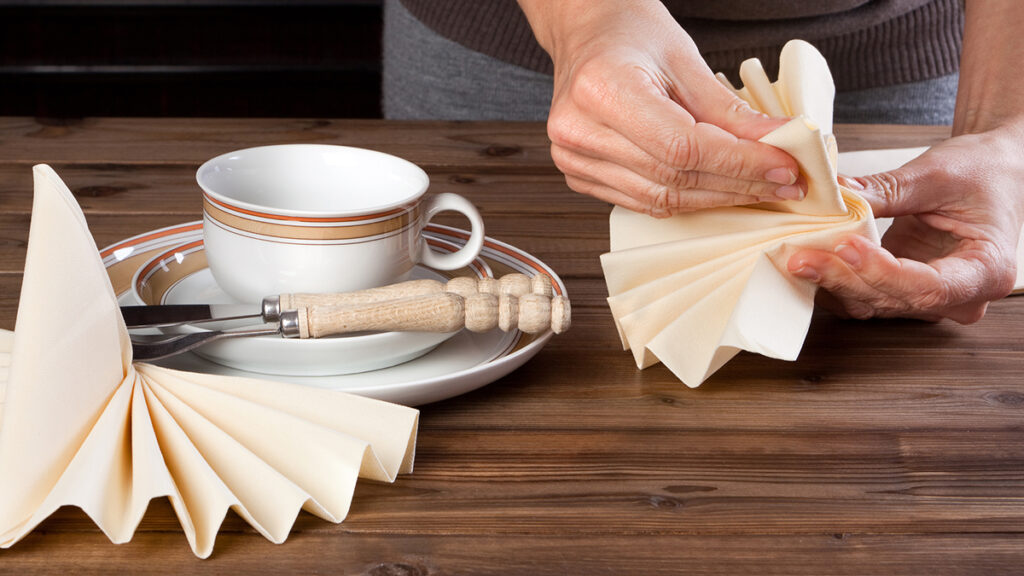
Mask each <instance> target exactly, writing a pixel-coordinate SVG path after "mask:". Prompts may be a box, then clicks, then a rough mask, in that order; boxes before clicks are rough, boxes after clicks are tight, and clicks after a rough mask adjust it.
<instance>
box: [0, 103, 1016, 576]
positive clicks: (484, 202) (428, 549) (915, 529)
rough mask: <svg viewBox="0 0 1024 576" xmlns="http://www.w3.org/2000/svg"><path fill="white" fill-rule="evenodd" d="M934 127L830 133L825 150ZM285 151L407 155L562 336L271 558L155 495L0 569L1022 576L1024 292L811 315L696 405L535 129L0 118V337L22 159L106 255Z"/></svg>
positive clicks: (443, 420)
mask: <svg viewBox="0 0 1024 576" xmlns="http://www.w3.org/2000/svg"><path fill="white" fill-rule="evenodd" d="M946 134H947V131H946V130H945V129H943V128H922V127H891V126H840V127H839V128H838V130H837V136H838V139H839V142H840V148H841V149H843V150H854V149H863V148H872V147H874V148H878V147H900V146H910V145H922V144H928V143H933V142H936V141H938V140H941V139H942V138H943V137H945V135H946ZM287 142H319V143H331V144H346V145H355V146H362V147H368V148H375V149H379V150H383V151H386V152H390V153H393V154H397V155H399V156H403V157H405V158H408V159H410V160H412V161H414V162H416V163H418V164H420V165H421V166H423V167H424V168H425V169H426V170H427V172H428V173H429V174H430V176H431V182H432V188H431V190H432V191H437V192H440V191H449V192H457V193H459V194H462V195H464V196H466V197H468V198H469V199H471V200H472V201H473V202H474V203H476V205H477V206H479V207H480V210H481V212H482V213H483V215H484V218H485V220H486V222H487V231H488V235H490V236H492V237H494V238H496V239H499V240H502V241H505V242H508V243H511V244H513V245H515V246H517V247H519V248H522V249H524V250H526V251H528V252H530V253H532V254H534V255H536V256H538V257H539V258H541V259H542V260H544V261H545V262H547V263H548V264H550V265H551V266H552V267H553V268H554V269H555V270H556V271H557V272H558V273H559V274H560V275H561V276H562V278H563V279H565V281H566V283H567V285H568V289H569V294H570V296H571V297H572V300H573V311H574V326H573V328H572V330H571V331H570V332H569V333H568V334H565V335H563V336H560V337H557V338H555V339H553V340H552V341H551V342H550V343H549V345H548V346H547V347H546V348H545V349H544V350H543V351H541V353H540V354H539V355H538V356H537V357H536V358H534V359H533V360H532V361H531V362H530V363H528V364H527V365H526V366H524V367H523V368H521V369H520V370H518V371H516V372H514V373H513V374H512V375H510V376H508V377H506V378H504V379H501V380H499V381H497V382H494V383H493V384H490V385H488V386H486V387H484V388H482V389H480V390H478V391H476V392H473V393H470V394H467V395H464V396H461V397H458V398H454V399H451V400H448V401H445V402H439V403H436V404H433V405H428V406H424V407H422V414H421V418H422V420H421V425H420V433H419V442H418V451H417V455H416V470H415V472H414V473H413V474H412V475H408V476H402V477H400V478H399V479H398V481H397V482H395V483H394V484H376V483H373V482H369V481H362V482H360V484H359V486H358V488H357V490H356V494H355V498H354V501H353V504H352V510H351V513H350V514H349V516H348V518H347V519H346V520H345V521H344V522H343V523H342V524H339V525H334V524H330V523H328V522H324V521H322V520H319V519H317V518H314V517H312V516H310V515H308V514H305V513H303V514H301V515H300V517H299V518H298V520H297V522H296V525H295V528H294V530H293V532H292V534H291V536H290V537H289V539H288V540H287V542H285V543H284V544H283V545H274V544H271V543H270V542H268V541H266V540H265V539H264V538H262V537H261V536H259V535H258V534H256V533H255V532H254V531H253V530H252V529H251V528H250V527H249V526H248V525H247V524H246V523H245V522H244V521H242V520H241V519H239V518H238V517H236V516H234V515H233V514H229V515H228V518H227V519H226V520H225V522H224V525H223V527H222V530H221V533H220V535H219V536H218V538H217V544H216V547H215V549H214V553H213V555H212V557H211V558H210V559H209V560H205V561H203V560H198V559H196V558H195V557H194V556H193V555H192V552H191V551H190V549H189V547H188V545H187V543H186V540H185V537H184V535H183V534H182V532H181V530H180V528H179V525H178V521H177V519H176V517H175V516H174V514H173V512H172V510H171V508H170V506H169V505H168V504H167V502H166V501H163V500H160V501H154V502H153V503H152V504H151V505H150V508H149V511H148V513H147V515H146V517H145V519H144V520H143V522H142V524H141V526H140V527H139V529H138V531H137V533H136V534H135V537H134V539H133V540H132V541H131V542H130V543H128V544H124V545H120V546H116V545H113V544H110V542H109V541H108V540H107V538H106V537H105V536H104V535H103V534H102V533H101V532H100V531H99V530H98V529H97V528H96V527H95V525H94V524H93V523H92V522H91V521H90V520H89V519H88V518H87V517H86V516H85V515H84V514H83V513H81V512H80V511H79V510H77V509H73V508H72V509H68V508H65V509H62V510H60V511H58V512H57V513H56V514H55V515H54V516H53V517H51V518H50V519H49V520H47V521H46V522H44V523H43V524H42V525H41V526H40V527H39V528H37V529H36V531H35V532H34V533H32V534H31V535H29V536H28V537H27V538H26V539H25V540H23V541H22V542H20V543H18V544H17V545H15V546H14V547H13V548H11V549H10V550H6V551H2V552H0V572H8V571H10V572H12V573H22V574H24V573H33V572H60V571H69V570H74V571H79V572H103V573H107V572H111V571H124V572H133V573H142V572H161V573H192V572H206V571H214V572H219V573H238V572H243V573H244V572H256V571H274V572H289V573H321V572H322V573H365V574H374V575H384V574H458V573H496V574H567V573H580V574H681V573H687V574H737V573H742V572H746V571H751V572H753V571H756V572H757V573H762V574H763V573H780V574H795V573H806V574H825V573H834V574H867V573H872V574H888V573H891V574H930V575H937V574H996V573H1020V572H1021V571H1022V570H1024V568H1022V567H1021V566H1022V560H1024V534H1022V532H1024V376H1022V372H1024V371H1022V368H1024V298H1019V297H1018V298H1010V299H1007V300H1004V301H1001V302H997V303H994V304H993V305H992V306H991V307H990V308H989V313H988V315H987V316H986V317H985V318H984V320H982V321H981V322H979V323H978V324H975V325H972V326H966V327H965V326H958V325H955V324H952V323H949V322H943V323H940V324H937V325H932V324H923V323H919V322H911V321H869V322H859V321H846V320H840V319H837V318H835V317H834V316H831V315H828V314H826V313H817V314H816V315H815V318H814V321H813V323H812V325H811V330H810V334H809V335H808V337H807V342H806V344H805V346H804V350H803V353H802V354H801V356H800V359H799V360H798V361H796V362H782V361H777V360H770V359H767V358H763V357H760V356H756V355H752V354H746V353H744V354H741V355H740V356H738V357H737V358H736V359H734V360H733V361H732V362H731V363H729V364H728V365H727V366H726V367H725V368H724V369H722V370H721V371H720V372H718V373H717V374H715V375H714V376H713V377H712V378H711V379H709V380H708V381H707V382H706V383H705V384H704V385H703V386H701V387H700V388H698V389H696V390H690V389H688V388H686V387H685V386H684V385H683V384H681V383H680V382H679V381H678V380H676V379H675V378H674V377H673V376H672V374H671V373H670V372H669V371H668V370H666V369H665V368H664V367H662V366H660V365H659V366H654V367H652V368H649V369H647V370H644V371H639V370H637V369H636V367H635V365H634V364H633V360H632V357H631V355H630V354H628V353H626V352H623V351H622V349H621V346H620V343H619V340H618V337H617V336H616V332H615V329H614V326H613V323H612V318H611V315H610V313H609V311H608V308H607V306H606V305H605V302H604V299H605V296H606V291H605V286H604V282H603V280H602V276H601V269H600V265H599V262H598V255H599V254H601V253H602V252H604V251H605V250H607V246H608V225H607V215H608V212H609V210H610V207H609V206H608V205H606V204H604V203H601V202H599V201H596V200H593V199H591V198H588V197H584V196H581V195H577V194H575V193H572V192H571V191H570V190H568V188H566V187H565V184H564V181H563V179H562V177H561V176H560V175H559V174H558V173H557V171H556V170H555V168H554V166H553V165H552V164H551V160H550V157H549V155H548V151H547V138H546V136H545V132H544V127H543V126H541V125H538V124H503V123H392V122H387V123H385V122H381V121H330V120H218V119H204V120H190V119H131V120H127V119H86V120H79V121H68V122H63V121H60V122H55V121H38V120H33V119H27V118H0V327H2V328H9V329H10V328H13V327H14V318H15V312H16V308H17V303H18V291H19V287H20V281H21V271H22V267H23V264H24V257H25V242H26V238H27V235H28V224H29V216H30V208H31V190H32V186H31V170H30V167H31V166H32V165H33V164H35V163H38V162H47V163H49V164H51V165H52V166H53V167H54V168H55V169H56V170H57V172H58V173H59V174H60V175H61V176H62V177H63V178H64V179H65V181H66V182H67V184H68V185H69V186H70V188H71V189H72V190H73V191H74V192H75V194H76V196H77V198H78V200H79V202H80V203H81V205H82V207H83V209H84V210H85V213H86V216H87V219H88V222H89V225H90V227H91V229H92V231H93V234H94V236H95V238H96V242H97V243H98V244H99V245H100V246H104V245H107V244H111V243H113V242H115V241H117V240H119V239H123V238H126V237H128V236H131V235H134V234H138V233H141V232H144V231H147V230H151V229H154V228H158V227H162V226H168V225H172V224H176V223H180V222H185V221H189V220H194V219H197V218H199V217H200V214H201V206H200V200H199V190H198V188H197V186H196V184H195V179H194V172H195V169H196V168H197V167H198V165H199V164H200V163H201V162H202V161H204V160H206V159H207V158H210V157H212V156H214V155H217V154H220V153H223V152H227V151H230V150H234V149H238V148H242V147H248V146H254V145H260V144H270V143H287ZM446 222H447V223H450V224H455V225H460V224H461V222H460V221H458V220H451V221H446ZM680 346H685V342H681V343H680ZM3 473H5V474H11V473H17V471H9V470H5V471H3Z"/></svg>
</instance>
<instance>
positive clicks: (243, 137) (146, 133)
mask: <svg viewBox="0 0 1024 576" xmlns="http://www.w3.org/2000/svg"><path fill="white" fill-rule="evenodd" d="M11 141H17V142H18V145H17V146H0V162H2V163H11V162H16V163H20V164H36V163H40V162H47V163H49V162H53V163H62V164H70V163H89V164H104V163H111V164H147V165H148V164H153V163H160V164H188V165H191V166H193V167H194V168H198V167H199V164H201V163H202V162H204V161H206V160H207V159H209V158H213V157H214V156H217V155H219V154H224V153H227V152H231V151H232V150H238V149H241V148H248V147H251V146H260V145H270V144H288V143H309V144H339V145H346V146H359V147H363V148H371V149H374V150H380V151H382V152H387V153H389V154H394V155H397V156H401V157H402V158H406V159H408V160H410V161H412V162H415V163H416V164H419V165H421V166H423V167H424V168H436V167H445V166H447V167H459V168H463V167H466V166H472V167H474V169H477V170H484V169H503V170H515V169H529V170H533V171H536V170H537V169H538V168H544V169H546V170H548V171H550V172H553V171H554V170H555V167H554V165H553V164H552V163H551V156H550V154H549V152H548V147H549V142H548V139H547V136H546V135H545V131H544V127H543V125H541V124H537V123H502V122H481V123H476V122H473V123H460V122H389V123H388V124H386V125H384V124H382V123H381V122H379V121H374V120H328V119H254V118H245V119H237V118H211V119H196V118H190V119H178V118H164V119H160V118H86V119H82V120H52V121H51V120H36V119H32V118H17V117H3V118H0V143H5V142H11Z"/></svg>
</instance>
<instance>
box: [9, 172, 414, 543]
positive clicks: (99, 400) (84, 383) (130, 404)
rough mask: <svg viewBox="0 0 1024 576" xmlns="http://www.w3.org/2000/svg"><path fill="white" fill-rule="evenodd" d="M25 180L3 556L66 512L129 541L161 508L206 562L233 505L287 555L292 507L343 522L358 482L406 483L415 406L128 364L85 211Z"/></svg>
mask: <svg viewBox="0 0 1024 576" xmlns="http://www.w3.org/2000/svg"><path fill="white" fill-rule="evenodd" d="M34 176H35V196H34V200H33V207H32V223H31V229H30V232H29V243H28V253H27V257H26V262H25V275H24V280H23V285H22V291H21V300H20V302H19V307H18V318H17V325H16V328H15V332H14V333H13V334H12V333H10V332H6V331H0V415H2V420H0V545H2V546H3V547H5V548H6V547H9V546H11V545H12V544H14V543H15V542H17V541H18V540H20V539H21V538H23V537H24V536H25V535H27V534H28V533H29V532H30V531H31V530H32V529H33V528H35V527H36V526H37V525H38V524H39V523H40V522H42V521H43V520H44V519H45V518H46V517H48V516H49V515H50V514H52V513H53V512H54V511H55V510H57V508H59V507H61V506H66V505H73V506H78V507H80V508H81V509H82V510H83V511H85V513H86V514H88V515H89V517H90V518H92V519H93V520H94V521H95V522H96V524H97V525H98V526H99V527H100V529H101V530H103V532H104V533H106V534H107V536H108V537H109V538H110V539H111V540H112V541H113V542H117V543H120V542H126V541H128V540H130V539H131V537H132V534H133V533H134V531H135V528H136V527H137V526H138V523H139V521H140V520H141V519H142V516H143V514H144V513H145V510H146V507H147V505H148V503H149V501H150V500H152V499H154V498H158V497H162V496H166V497H168V499H169V500H170V502H171V504H172V506H173V508H174V511H175V513H176V514H177V516H178V519H179V520H180V522H181V525H182V528H183V529H184V531H185V535H186V537H187V539H188V542H189V544H190V546H191V547H192V550H193V552H194V553H195V554H196V555H197V556H200V557H204V558H205V557H207V556H208V555H209V554H210V552H211V551H212V549H213V543H214V539H215V537H216V534H217V531H218V530H219V528H220V525H221V522H222V521H223V519H224V517H225V515H226V513H227V511H228V509H229V508H230V509H233V510H234V511H235V512H236V513H237V514H238V515H239V516H241V517H242V518H244V519H245V520H246V521H247V522H249V524H251V525H252V526H253V527H254V528H255V529H256V530H257V531H258V532H259V533H261V534H263V535H264V536H265V537H266V538H267V539H269V540H271V541H273V542H283V541H284V540H285V539H286V538H287V537H288V533H289V532H290V530H291V527H292V525H293V524H294V521H295V518H296V516H297V515H298V513H299V510H300V509H304V510H307V511H308V512H311V513H313V514H315V515H317V516H320V517H321V518H324V519H327V520H330V521H332V522H341V521H342V520H343V519H344V518H345V516H346V515H347V513H348V510H349V505H350V503H351V500H352V494H353V491H354V489H355V484H356V479H357V477H363V478H369V479H373V480H379V481H387V482H391V481H394V479H395V477H396V475H397V474H399V473H408V472H411V471H412V464H413V455H414V452H415V439H416V429H417V422H418V414H419V413H418V411H416V410H414V409H411V408H406V407H403V406H397V405H394V404H388V403H385V402H380V401H377V400H371V399H367V398H362V397H359V396H353V395H349V394H344V393H341V392H335V391H330V390H321V389H315V388H310V387H305V386H300V385H296V384H284V383H277V382H268V381H264V380H256V379H247V378H227V377H223V376H211V375H206V374H195V373H189V372H179V371H175V370H170V369H166V368H161V367H157V366H153V365H149V364H141V363H138V364H135V363H132V347H131V341H130V340H129V337H128V331H127V329H126V328H125V324H124V320H123V319H122V318H121V315H120V311H119V308H118V302H117V298H116V296H115V295H114V292H113V288H112V287H111V285H110V281H109V280H108V278H107V275H106V272H105V269H104V267H103V263H102V261H101V260H100V257H99V252H98V251H97V249H96V245H95V243H94V241H93V239H92V237H91V235H90V233H89V230H88V228H87V226H86V222H85V217H84V216H83V214H82V211H81V209H80V208H79V206H78V205H77V203H76V202H75V200H74V197H73V196H72V195H71V193H70V192H69V190H68V189H67V187H66V186H65V185H64V183H63V182H62V181H61V180H60V178H59V177H58V176H57V174H56V173H54V171H53V170H52V169H51V168H50V167H49V166H46V165H39V166H36V167H35V168H34ZM4 351H9V352H7V353H4ZM5 376H6V378H5ZM5 380H6V386H4V381H5Z"/></svg>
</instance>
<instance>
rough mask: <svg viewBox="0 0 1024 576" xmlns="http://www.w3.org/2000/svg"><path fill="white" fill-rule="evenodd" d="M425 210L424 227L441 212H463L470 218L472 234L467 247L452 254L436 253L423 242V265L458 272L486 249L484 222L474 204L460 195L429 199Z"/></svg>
mask: <svg viewBox="0 0 1024 576" xmlns="http://www.w3.org/2000/svg"><path fill="white" fill-rule="evenodd" d="M423 209H424V213H423V225H424V226H425V225H426V224H427V222H430V219H431V218H433V217H434V216H435V215H437V213H439V212H445V211H453V212H461V213H462V214H464V215H465V216H466V218H469V224H470V232H469V240H467V241H466V245H465V246H463V247H462V249H460V250H458V251H457V252H452V253H451V254H441V253H438V252H434V251H433V250H431V249H430V246H428V245H427V243H426V242H423V243H422V244H421V245H420V254H419V256H420V258H419V259H420V263H421V264H423V265H425V266H429V267H431V268H434V269H436V270H456V269H458V268H462V267H464V266H468V265H469V263H470V262H472V261H473V260H474V259H476V257H477V256H478V255H479V254H480V250H481V249H482V248H483V247H484V220H483V218H481V217H480V212H478V211H477V209H476V206H473V203H472V202H470V201H469V200H466V199H465V198H463V197H462V196H459V195H458V194H452V193H450V192H444V193H442V194H437V195H435V196H431V197H430V198H428V199H427V200H426V201H425V202H424V206H423Z"/></svg>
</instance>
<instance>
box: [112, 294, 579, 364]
mask: <svg viewBox="0 0 1024 576" xmlns="http://www.w3.org/2000/svg"><path fill="white" fill-rule="evenodd" d="M200 311H202V310H200ZM570 313H571V312H570V307H569V301H568V299H566V298H565V297H564V296H554V297H551V298H548V297H547V296H544V295H542V294H533V293H530V294H524V295H523V296H521V297H519V298H516V297H513V296H510V295H508V294H501V295H495V294H488V293H479V292H478V293H475V294H472V295H470V296H469V297H467V298H463V297H462V296H460V295H458V294H455V293H454V292H435V293H432V294H420V295H414V296H407V297H404V298H398V299H390V300H386V301H382V302H369V303H360V304H347V305H342V306H315V307H312V308H305V307H300V308H299V309H297V310H285V311H281V312H278V320H276V321H275V322H273V323H269V324H267V325H264V326H260V327H255V328H248V329H239V330H204V331H201V332H190V333H187V334H178V335H172V336H169V337H158V338H156V339H153V338H151V337H148V336H141V335H133V336H132V353H133V358H134V359H135V360H137V361H145V360H156V359H159V358H166V357H168V356H173V355H175V354H180V353H182V352H186V351H188V350H192V349H193V348H196V347H199V346H202V345H204V344H208V343H210V342H213V341H215V340H220V339H224V338H236V337H242V336H261V335H272V334H279V335H281V336H284V337H286V338H320V337H323V336H331V335H335V334H347V333H352V332H366V331H369V332H399V331H402V332H405V331H410V332H455V331H456V330H460V329H462V328H466V329H468V330H470V331H472V332H485V331H488V330H492V329H494V328H500V329H501V330H504V331H510V330H521V331H523V332H526V333H528V334H535V333H538V332H543V331H545V330H548V329H551V330H552V331H553V332H555V333H556V334H561V333H562V332H564V331H565V330H566V329H568V327H569V323H570ZM259 315H260V316H262V313H261V314H259ZM248 317H252V315H248ZM235 318H238V316H235Z"/></svg>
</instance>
